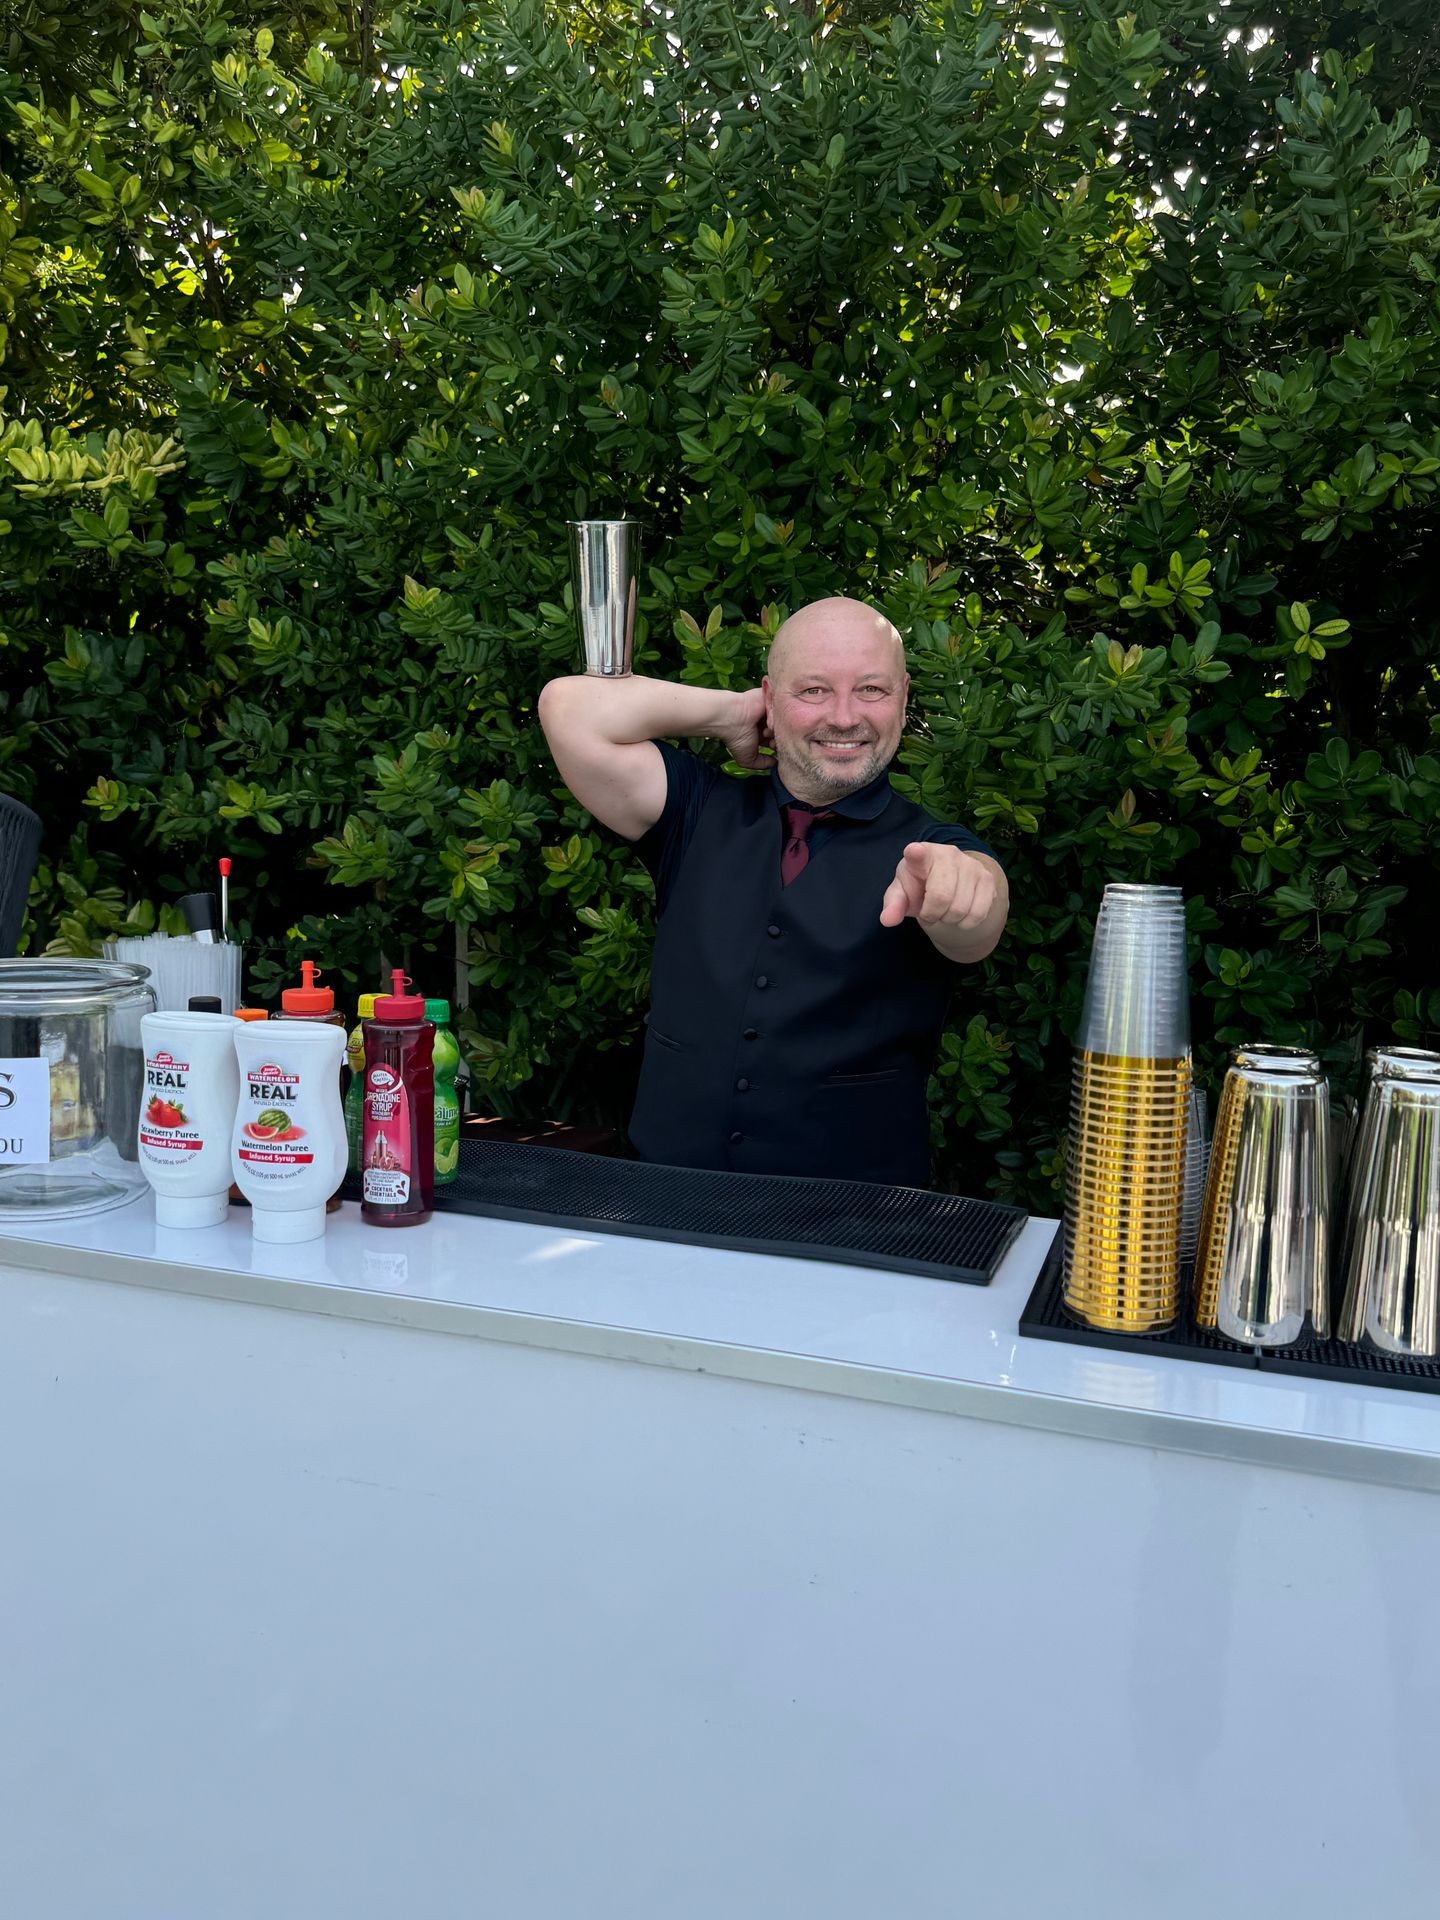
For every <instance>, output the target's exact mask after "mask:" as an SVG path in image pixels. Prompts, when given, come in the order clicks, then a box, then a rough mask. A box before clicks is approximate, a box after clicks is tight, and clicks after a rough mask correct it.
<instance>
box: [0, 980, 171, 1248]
mask: <svg viewBox="0 0 1440 1920" xmlns="http://www.w3.org/2000/svg"><path fill="white" fill-rule="evenodd" d="M149 977H150V976H149V970H148V968H145V967H137V966H128V965H124V964H121V963H118V962H115V961H110V960H0V1073H6V1074H8V1081H7V1082H3V1083H0V1085H10V1086H16V1087H25V1086H27V1084H28V1085H29V1086H33V1085H34V1084H35V1077H34V1074H33V1071H32V1072H31V1073H30V1074H29V1075H27V1073H26V1064H27V1063H29V1062H33V1061H36V1060H43V1061H44V1062H45V1064H46V1066H47V1068H48V1079H49V1093H50V1099H49V1115H48V1121H49V1125H48V1130H47V1128H46V1126H45V1118H46V1116H45V1115H44V1114H43V1113H42V1114H41V1115H40V1117H39V1121H38V1124H37V1123H36V1117H35V1115H34V1113H33V1110H32V1111H30V1113H29V1118H30V1122H31V1124H30V1125H29V1127H28V1128H27V1130H26V1145H25V1147H24V1149H23V1151H24V1153H25V1154H26V1156H27V1157H26V1158H25V1159H24V1160H22V1161H20V1162H18V1163H17V1162H16V1161H13V1160H11V1159H9V1158H8V1154H9V1152H11V1151H15V1150H16V1149H15V1133H14V1129H13V1128H12V1129H11V1130H10V1132H9V1133H8V1134H7V1130H6V1127H5V1125H4V1116H0V1220H10V1221H15V1220H17V1219H18V1218H20V1217H21V1216H29V1217H35V1218H39V1217H45V1218H49V1219H56V1218H63V1217H65V1216H67V1215H72V1214H81V1213H101V1212H103V1211H104V1210H105V1209H106V1208H107V1207H118V1206H123V1205H124V1203H125V1202H126V1201H127V1200H133V1199H135V1198H136V1196H137V1195H139V1194H141V1193H143V1192H144V1191H145V1176H144V1174H143V1173H142V1172H141V1170H140V1161H139V1156H138V1150H137V1145H136V1130H137V1123H138V1120H139V1115H140V1090H141V1087H142V1085H143V1083H144V1077H145V1055H144V1051H143V1048H142V1045H141V1037H140V1020H141V1016H142V1015H144V1014H147V1013H150V1012H153V1011H154V1007H155V996H154V994H153V993H152V992H151V990H150V987H149V984H148V982H149ZM17 1065H18V1068H19V1071H18V1072H17V1071H15V1069H16V1067H17ZM41 1084H43V1083H41ZM7 1110H8V1109H7Z"/></svg>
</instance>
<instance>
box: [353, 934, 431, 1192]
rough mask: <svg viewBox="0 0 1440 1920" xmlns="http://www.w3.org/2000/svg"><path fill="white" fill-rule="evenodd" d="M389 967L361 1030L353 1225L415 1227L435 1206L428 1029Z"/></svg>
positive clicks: (421, 1009) (400, 977)
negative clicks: (386, 988) (357, 1221)
mask: <svg viewBox="0 0 1440 1920" xmlns="http://www.w3.org/2000/svg"><path fill="white" fill-rule="evenodd" d="M409 984H410V982H409V981H408V980H407V979H406V978H405V975H404V974H403V973H402V972H401V970H400V969H399V968H398V967H397V968H396V969H395V971H394V972H393V973H392V974H391V976H390V987H391V990H390V992H389V993H382V994H381V995H380V996H379V997H378V998H377V1000H376V1002H375V1011H374V1013H373V1014H372V1015H371V1016H370V1018H369V1019H368V1020H367V1021H366V1022H365V1096H364V1107H363V1114H364V1118H363V1121H362V1129H361V1142H360V1180H361V1199H360V1217H361V1219H362V1220H364V1221H366V1222H367V1224H369V1225H370V1226H373V1227H418V1226H419V1225H420V1224H421V1222H422V1221H425V1220H428V1219H429V1218H430V1212H431V1209H432V1207H433V1206H434V1204H435V1028H434V1026H433V1025H432V1024H431V1022H430V1021H428V1020H427V1019H426V1018H425V1001H424V997H423V996H422V995H421V994H418V993H407V992H406V991H405V989H406V987H408V986H409Z"/></svg>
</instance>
